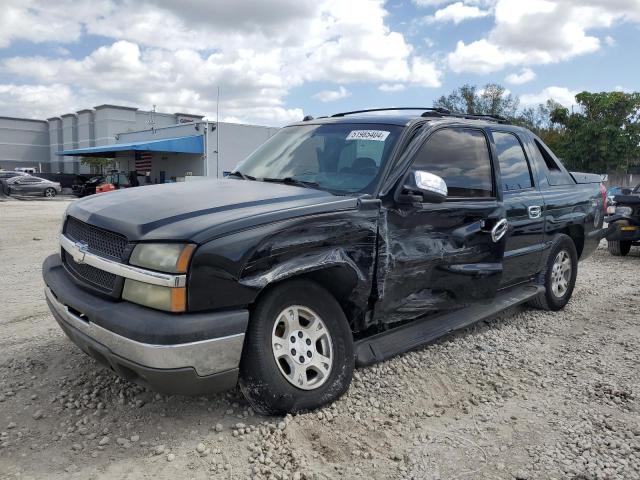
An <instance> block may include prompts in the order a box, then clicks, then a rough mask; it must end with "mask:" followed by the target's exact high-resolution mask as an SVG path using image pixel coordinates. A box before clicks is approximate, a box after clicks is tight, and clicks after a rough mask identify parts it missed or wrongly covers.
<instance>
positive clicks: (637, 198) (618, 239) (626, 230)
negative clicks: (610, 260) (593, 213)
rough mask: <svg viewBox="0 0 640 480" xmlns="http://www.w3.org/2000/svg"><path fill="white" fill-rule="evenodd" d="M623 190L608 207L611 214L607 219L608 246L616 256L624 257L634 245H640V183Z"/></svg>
mask: <svg viewBox="0 0 640 480" xmlns="http://www.w3.org/2000/svg"><path fill="white" fill-rule="evenodd" d="M621 192H622V193H620V194H617V195H615V196H614V197H613V201H612V204H611V205H609V206H608V207H607V213H608V214H609V216H607V218H606V219H605V220H606V222H607V223H608V224H609V228H608V229H607V247H608V249H609V252H610V253H611V255H614V256H616V257H624V256H626V255H628V254H629V252H630V251H631V247H632V246H640V184H638V185H636V187H635V188H634V189H629V188H624V189H621Z"/></svg>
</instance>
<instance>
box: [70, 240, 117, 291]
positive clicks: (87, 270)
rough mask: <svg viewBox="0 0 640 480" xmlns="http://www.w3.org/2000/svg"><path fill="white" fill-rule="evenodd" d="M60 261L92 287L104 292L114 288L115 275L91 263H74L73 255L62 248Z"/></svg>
mask: <svg viewBox="0 0 640 480" xmlns="http://www.w3.org/2000/svg"><path fill="white" fill-rule="evenodd" d="M62 261H63V263H64V264H65V265H66V267H67V268H68V269H69V270H70V271H71V273H73V274H74V275H75V276H76V277H77V278H79V279H80V280H83V281H84V282H87V283H88V284H89V285H91V286H92V287H94V288H97V289H98V290H101V291H103V292H104V293H112V292H113V290H114V289H115V288H116V281H117V279H118V277H117V275H114V274H113V273H109V272H105V271H104V270H100V269H99V268H95V267H92V266H91V265H85V264H82V263H76V261H75V260H74V259H73V257H72V256H71V255H69V254H68V253H67V252H65V251H64V250H62Z"/></svg>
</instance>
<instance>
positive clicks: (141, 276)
mask: <svg viewBox="0 0 640 480" xmlns="http://www.w3.org/2000/svg"><path fill="white" fill-rule="evenodd" d="M60 246H61V247H62V248H64V249H65V251H66V252H67V253H68V254H69V255H71V256H72V257H73V259H74V260H75V261H76V262H77V263H84V264H87V265H91V266H92V267H95V268H99V269H100V270H104V271H105V272H109V273H113V274H114V275H118V276H120V277H125V278H130V279H131V280H137V281H139V282H144V283H150V284H151V285H160V286H162V287H184V286H185V285H186V284H187V276H186V275H173V274H170V273H162V272H154V271H153V270H147V269H144V268H138V267H134V266H133V265H126V264H124V263H120V262H116V261H115V260H109V259H108V258H104V257H100V256H98V255H95V254H93V253H90V252H88V251H87V246H86V244H83V243H82V242H74V241H73V240H71V239H70V238H68V237H66V236H65V235H62V234H61V235H60Z"/></svg>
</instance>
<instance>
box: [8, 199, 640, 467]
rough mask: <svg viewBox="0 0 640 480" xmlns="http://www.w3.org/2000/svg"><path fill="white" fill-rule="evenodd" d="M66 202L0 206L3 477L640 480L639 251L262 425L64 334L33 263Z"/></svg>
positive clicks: (51, 237)
mask: <svg viewBox="0 0 640 480" xmlns="http://www.w3.org/2000/svg"><path fill="white" fill-rule="evenodd" d="M66 205H67V202H66V201H62V200H59V201H54V202H47V201H32V202H19V201H7V202H3V203H2V204H0V250H1V252H2V256H1V258H2V264H3V273H4V274H3V275H2V276H1V277H0V292H2V293H0V305H1V310H0V412H1V414H0V478H21V479H25V478H65V479H67V478H71V479H75V478H77V479H97V478H101V479H116V478H117V479H133V478H154V479H156V478H159V479H173V478H185V479H190V478H193V479H208V478H233V479H236V478H274V479H326V478H376V479H378V478H379V479H387V478H392V479H393V478H397V479H401V478H403V479H404V478H415V479H430V480H433V479H447V480H450V479H521V480H523V479H558V480H560V479H576V480H577V479H582V480H589V479H625V480H627V479H635V478H640V415H639V413H640V408H639V403H638V392H640V375H639V373H638V367H639V366H640V365H639V363H640V362H639V356H638V348H639V346H640V329H638V321H639V318H640V296H639V295H638V292H639V291H640V275H638V271H639V267H640V251H639V249H634V250H633V251H632V253H631V255H630V256H629V257H627V258H624V259H620V258H614V257H612V256H610V255H609V254H608V253H607V251H606V249H603V248H601V249H600V250H598V251H597V253H596V254H595V255H594V256H593V257H592V258H590V259H588V260H586V261H585V262H583V263H581V264H580V272H579V274H578V285H577V287H576V290H575V292H574V297H573V300H572V301H571V302H570V304H569V305H568V306H567V308H566V309H565V310H564V311H562V312H559V313H546V312H541V311H536V310H532V309H529V308H517V309H513V310H511V311H509V312H505V313H504V314H502V315H500V316H498V317H496V318H494V319H492V320H490V321H487V322H482V323H480V324H478V325H475V326H474V327H472V328H469V329H467V330H465V331H462V332H460V333H457V334H455V335H451V336H449V337H447V338H445V339H443V340H441V341H440V342H438V343H436V344H433V345H430V346H428V347H425V348H423V349H421V350H419V351H416V352H412V353H409V354H406V355H403V356H400V357H398V358H395V359H393V360H391V361H388V362H385V363H383V364H380V365H377V366H373V367H370V368H366V369H361V370H358V371H357V372H356V374H355V377H354V382H353V385H352V386H351V388H350V390H349V392H348V393H347V394H346V395H345V396H344V397H343V398H342V399H341V400H339V401H338V402H336V403H335V404H333V405H331V406H329V407H327V408H323V409H322V410H319V411H317V412H313V413H309V414H305V415H297V416H293V417H289V416H288V417H285V418H265V417H260V416H258V415H254V413H253V412H252V411H251V408H249V406H248V405H247V404H246V402H245V401H244V400H243V398H242V396H241V395H240V393H239V392H237V391H233V392H229V393H226V394H221V395H216V396H211V397H200V398H189V397H180V396H167V395H160V394H156V393H154V392H151V391H148V390H145V389H144V388H141V387H138V386H136V385H133V384H130V383H128V382H125V381H122V380H120V379H118V378H117V377H115V376H114V375H113V374H111V373H110V372H109V371H107V370H105V369H103V368H101V367H100V366H98V365H97V364H96V363H94V361H93V360H90V359H89V358H88V357H86V356H85V355H84V354H83V353H81V352H80V351H79V350H78V349H77V348H76V347H74V346H73V345H72V344H71V343H70V342H69V341H68V340H67V339H66V338H65V337H64V335H63V334H62V333H61V331H60V330H59V328H58V327H57V325H56V324H55V322H54V320H53V318H52V317H51V315H50V314H49V313H48V310H47V307H46V305H45V302H44V299H43V294H42V287H43V284H42V280H41V277H40V265H41V262H42V260H43V259H44V257H45V256H46V255H48V254H49V253H51V252H53V251H54V250H55V248H56V242H55V235H56V232H57V229H58V227H59V225H58V224H59V219H60V217H61V215H62V212H63V210H64V208H65V207H66Z"/></svg>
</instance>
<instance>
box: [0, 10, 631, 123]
mask: <svg viewBox="0 0 640 480" xmlns="http://www.w3.org/2000/svg"><path fill="white" fill-rule="evenodd" d="M638 48H640V0H404V1H400V0H388V1H383V0H180V1H174V0H136V1H133V0H92V1H86V2H83V1H80V0H2V5H1V7H0V115H2V116H15V117H27V118H48V117H51V116H59V115H62V114H64V113H69V112H74V111H76V110H80V109H85V108H91V107H93V106H96V105H100V104H104V103H111V104H118V105H127V106H134V107H138V108H141V109H144V110H148V109H151V108H152V106H153V105H156V108H157V110H158V111H160V112H168V113H174V112H190V113H198V114H204V115H205V116H206V117H207V118H209V119H212V120H214V119H215V118H216V104H217V103H216V98H217V91H218V88H219V90H220V101H219V110H218V111H219V118H220V120H223V121H235V122H247V123H254V124H261V125H274V126H280V125H285V124H287V123H291V122H295V121H299V120H301V119H302V117H303V116H304V115H313V116H319V115H327V114H331V113H336V112H341V111H348V110H354V109H361V108H375V107H400V106H411V107H413V106H417V107H429V106H432V104H433V101H434V100H435V99H436V98H438V97H439V96H440V95H443V94H447V93H449V92H450V91H452V90H453V89H455V88H457V87H459V86H461V85H463V84H465V83H469V84H474V85H478V86H480V87H481V86H482V85H485V84H487V83H490V82H495V83H500V84H502V85H504V86H505V87H506V88H507V89H508V90H509V91H510V92H511V93H513V94H516V95H518V96H519V97H520V105H521V107H526V106H529V105H535V104H537V103H540V102H544V101H546V100H547V99H549V98H552V99H554V100H556V101H558V102H560V103H562V104H563V105H565V106H567V107H570V106H571V105H572V104H573V102H574V97H575V94H576V93H578V92H581V91H584V90H588V91H610V90H623V91H637V90H640V87H639V85H638V82H639V81H640V62H639V59H640V56H639V55H638Z"/></svg>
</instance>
